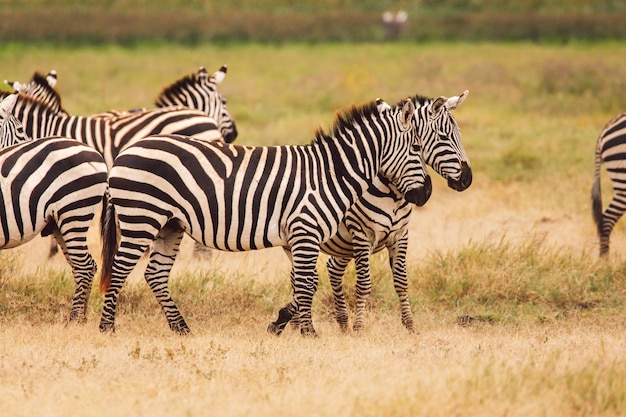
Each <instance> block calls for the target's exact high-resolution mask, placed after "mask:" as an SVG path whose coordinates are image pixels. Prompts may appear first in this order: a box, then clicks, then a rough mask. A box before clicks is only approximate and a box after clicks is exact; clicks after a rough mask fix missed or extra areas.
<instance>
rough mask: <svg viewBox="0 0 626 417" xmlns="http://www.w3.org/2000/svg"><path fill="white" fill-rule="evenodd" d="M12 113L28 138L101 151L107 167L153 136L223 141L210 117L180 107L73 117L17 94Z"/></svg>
mask: <svg viewBox="0 0 626 417" xmlns="http://www.w3.org/2000/svg"><path fill="white" fill-rule="evenodd" d="M3 94H4V95H8V93H2V92H0V96H2V95H3ZM13 114H14V115H15V116H16V117H17V119H18V120H20V121H21V122H22V124H23V125H24V129H25V132H26V135H27V136H28V137H31V138H33V139H38V138H41V137H46V136H64V137H69V138H72V139H75V140H78V141H80V142H82V143H85V144H87V145H89V146H91V147H92V148H94V149H96V150H97V151H98V152H100V153H101V154H102V155H103V156H104V158H105V160H106V162H107V166H109V167H111V166H112V165H113V160H114V159H115V157H116V156H117V154H118V153H119V152H120V151H121V150H122V149H124V148H126V147H127V146H129V145H130V144H131V143H134V142H136V141H138V140H140V139H143V138H144V137H146V136H150V135H154V134H159V133H162V134H181V135H188V136H194V137H197V138H198V139H201V140H205V141H216V140H217V141H222V140H223V138H222V135H221V134H220V133H219V131H218V130H217V124H216V123H215V121H214V120H213V119H212V118H210V117H208V116H207V115H206V114H204V113H203V112H201V111H199V110H194V109H190V108H188V107H183V106H178V107H167V108H158V109H149V110H140V111H137V112H124V113H121V114H120V115H118V116H110V117H91V116H73V115H67V114H64V113H57V112H54V111H53V110H52V109H50V108H49V107H48V106H47V105H46V104H45V103H43V102H41V101H40V100H37V99H34V98H32V97H29V96H22V95H20V96H19V97H18V100H17V102H16V104H15V108H14V110H13Z"/></svg>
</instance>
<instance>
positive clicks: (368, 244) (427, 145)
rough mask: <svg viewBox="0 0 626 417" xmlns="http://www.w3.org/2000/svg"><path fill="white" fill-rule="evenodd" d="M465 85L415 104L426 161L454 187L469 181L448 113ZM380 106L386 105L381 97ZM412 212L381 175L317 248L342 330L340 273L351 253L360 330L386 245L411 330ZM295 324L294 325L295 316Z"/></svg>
mask: <svg viewBox="0 0 626 417" xmlns="http://www.w3.org/2000/svg"><path fill="white" fill-rule="evenodd" d="M468 94H469V92H468V91H467V90H466V91H464V92H463V93H462V94H461V95H459V96H454V97H450V98H446V97H443V96H441V97H439V98H437V99H436V100H434V99H431V98H428V97H423V96H419V95H417V96H414V97H413V101H414V103H415V106H416V110H415V118H414V123H415V124H416V126H415V128H416V131H417V134H418V136H419V137H420V138H421V140H422V143H423V150H422V151H423V155H424V161H425V162H426V164H428V165H430V166H431V167H433V168H434V169H435V170H436V171H437V172H438V173H439V174H440V175H442V176H443V177H444V178H446V179H447V180H448V186H449V187H450V188H452V189H454V190H456V191H463V190H465V189H467V188H468V187H469V186H470V185H471V183H472V171H471V168H470V166H469V159H468V158H467V155H466V153H465V150H464V149H463V146H462V144H461V133H460V130H459V128H458V125H457V124H456V121H455V120H454V117H453V116H452V114H451V113H450V111H451V110H454V109H456V108H457V107H458V106H459V105H460V104H461V103H462V102H463V101H464V100H465V99H466V98H467V96H468ZM378 105H379V108H384V107H389V104H387V103H386V102H384V100H381V99H379V101H378ZM411 211H412V204H409V203H408V202H407V201H406V200H405V199H404V198H403V196H402V194H401V193H400V192H399V191H398V190H397V188H396V187H395V186H394V185H393V184H392V183H390V182H389V181H388V180H387V179H385V177H383V176H381V175H379V176H378V177H377V178H375V180H374V182H373V183H372V185H371V186H370V188H369V189H368V190H367V192H365V193H364V194H363V195H362V196H361V198H360V199H359V200H358V201H357V202H356V204H355V205H354V206H352V207H351V208H350V209H349V210H348V212H347V213H346V216H345V217H344V219H343V220H342V222H341V224H340V226H339V229H338V232H337V234H336V235H335V236H333V237H332V238H331V239H330V240H328V241H326V242H324V243H322V245H321V251H322V252H324V253H326V254H328V255H330V258H329V259H328V261H327V263H326V266H327V269H328V274H329V279H330V283H331V287H332V289H333V296H334V304H335V319H336V320H337V322H338V323H339V325H340V328H341V329H342V330H343V331H346V330H347V328H348V309H347V306H346V301H345V296H344V292H343V283H342V277H343V275H344V272H345V269H346V267H347V265H348V263H349V262H350V260H351V259H352V258H354V259H355V262H356V270H357V281H356V296H357V304H356V306H357V308H356V318H355V322H354V326H353V328H354V330H356V331H359V330H362V329H363V321H364V316H365V304H366V300H367V297H368V296H369V294H370V292H371V279H370V270H369V269H370V268H369V262H370V256H371V255H372V254H373V253H376V252H379V251H381V250H383V249H385V248H386V249H387V251H388V253H389V264H390V266H391V270H392V273H393V280H394V288H395V290H396V293H397V295H398V298H399V300H400V310H401V316H402V323H403V325H404V326H405V327H406V328H407V330H408V331H410V332H414V331H415V325H414V320H413V315H412V312H411V307H410V304H409V298H408V294H407V288H408V282H407V272H406V251H407V245H408V226H409V219H410V215H411ZM292 321H293V323H292V324H293V325H294V326H297V325H298V320H297V317H294V319H293V320H292Z"/></svg>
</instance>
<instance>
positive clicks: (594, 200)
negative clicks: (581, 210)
mask: <svg viewBox="0 0 626 417" xmlns="http://www.w3.org/2000/svg"><path fill="white" fill-rule="evenodd" d="M601 153H602V149H601V141H600V139H598V143H597V144H596V166H595V172H594V177H593V186H592V187H591V208H592V210H593V220H594V221H595V222H596V227H597V229H598V236H600V234H601V233H602V189H601V187H600V167H601V165H602V155H601Z"/></svg>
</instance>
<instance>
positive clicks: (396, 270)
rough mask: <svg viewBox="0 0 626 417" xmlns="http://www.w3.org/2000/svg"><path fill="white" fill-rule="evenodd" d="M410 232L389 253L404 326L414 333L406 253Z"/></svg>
mask: <svg viewBox="0 0 626 417" xmlns="http://www.w3.org/2000/svg"><path fill="white" fill-rule="evenodd" d="M408 241H409V236H408V231H405V233H404V235H403V236H402V237H401V238H400V239H397V240H396V241H395V242H394V243H393V244H392V245H391V246H389V247H388V248H387V249H388V251H389V266H391V271H392V274H393V287H394V288H395V290H396V294H398V299H399V300H400V312H401V314H402V324H403V325H404V327H406V329H407V330H408V331H409V332H411V333H414V332H416V330H415V323H414V321H413V312H412V311H411V303H410V302H409V295H408V291H407V290H408V287H409V282H408V279H407V273H406V251H407V247H408Z"/></svg>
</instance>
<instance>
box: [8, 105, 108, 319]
mask: <svg viewBox="0 0 626 417" xmlns="http://www.w3.org/2000/svg"><path fill="white" fill-rule="evenodd" d="M9 116H10V117H12V116H11V115H9ZM10 117H9V118H10ZM5 122H6V120H2V121H1V123H2V124H4V123H5ZM0 173H1V174H2V177H1V179H0V249H9V248H14V247H17V246H20V245H22V244H24V243H26V242H28V241H30V240H31V239H33V238H34V237H35V236H37V235H39V234H40V233H41V234H42V235H47V234H52V235H53V236H54V237H55V238H56V239H57V241H58V242H59V244H60V245H61V249H62V251H63V254H64V255H65V258H66V259H67V261H68V263H69V264H70V266H71V268H72V273H73V275H74V280H75V283H76V290H75V293H74V300H73V303H72V310H71V313H70V320H77V321H84V320H85V319H86V316H85V314H86V303H87V299H88V297H89V293H90V291H91V284H92V282H93V277H94V273H95V270H96V263H95V262H94V260H93V258H92V256H91V255H90V253H89V250H88V247H87V230H88V229H89V226H90V224H91V221H92V220H93V217H94V214H95V212H96V210H97V209H98V207H99V205H100V203H101V201H102V196H103V195H104V192H105V190H106V187H107V168H106V164H105V163H104V159H103V158H102V156H101V155H100V154H99V153H98V152H97V151H95V150H94V149H92V148H89V147H87V146H85V145H83V144H80V143H78V142H76V141H75V140H72V139H68V138H62V137H50V138H42V139H40V140H36V141H33V140H30V141H27V142H23V143H19V144H16V145H13V146H10V147H8V148H5V149H2V150H0Z"/></svg>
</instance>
